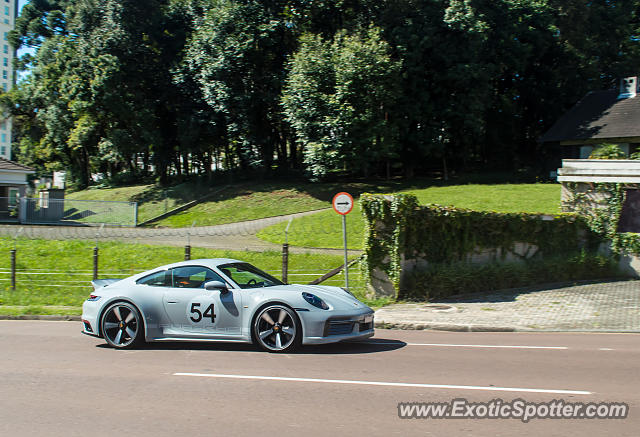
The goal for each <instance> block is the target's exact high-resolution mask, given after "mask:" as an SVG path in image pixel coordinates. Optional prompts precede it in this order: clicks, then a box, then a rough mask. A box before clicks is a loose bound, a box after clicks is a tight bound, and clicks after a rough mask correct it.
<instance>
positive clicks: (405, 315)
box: [375, 281, 640, 332]
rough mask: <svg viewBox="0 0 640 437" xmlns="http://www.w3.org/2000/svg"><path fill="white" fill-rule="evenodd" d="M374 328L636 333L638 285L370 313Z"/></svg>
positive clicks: (476, 298)
mask: <svg viewBox="0 0 640 437" xmlns="http://www.w3.org/2000/svg"><path fill="white" fill-rule="evenodd" d="M375 317H376V319H375V320H376V327H377V328H383V327H384V328H395V329H434V330H444V331H594V332H603V331H604V332H606V331H610V332H640V281H619V282H604V283H589V284H584V283H583V284H581V285H576V284H573V285H571V284H569V285H568V284H561V285H556V286H547V287H545V288H544V289H542V288H519V289H511V290H503V291H499V292H495V293H491V294H483V295H481V296H480V295H477V294H475V295H471V294H470V295H464V296H462V295H461V296H455V297H452V298H448V299H440V300H437V301H434V302H429V303H405V304H395V305H390V306H387V307H384V308H381V309H379V310H378V311H376V314H375Z"/></svg>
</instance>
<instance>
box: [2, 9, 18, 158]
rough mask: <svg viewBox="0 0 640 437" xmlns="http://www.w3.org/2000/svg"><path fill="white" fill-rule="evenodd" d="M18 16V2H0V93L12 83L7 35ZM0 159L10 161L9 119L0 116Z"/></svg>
mask: <svg viewBox="0 0 640 437" xmlns="http://www.w3.org/2000/svg"><path fill="white" fill-rule="evenodd" d="M17 16H18V0H0V36H2V40H1V41H0V91H2V92H6V91H9V90H10V89H11V88H12V87H13V85H14V83H15V77H14V72H13V58H14V55H15V53H14V50H13V48H12V47H11V46H10V45H9V41H8V35H9V32H10V31H11V30H13V26H14V24H15V20H16V17H17ZM0 158H5V159H11V118H2V117H1V116H0Z"/></svg>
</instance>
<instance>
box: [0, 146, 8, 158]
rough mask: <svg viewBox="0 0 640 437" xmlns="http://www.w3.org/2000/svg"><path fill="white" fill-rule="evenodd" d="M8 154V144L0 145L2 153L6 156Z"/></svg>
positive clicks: (0, 152) (0, 153)
mask: <svg viewBox="0 0 640 437" xmlns="http://www.w3.org/2000/svg"><path fill="white" fill-rule="evenodd" d="M6 154H7V146H0V155H2V156H4V155H6Z"/></svg>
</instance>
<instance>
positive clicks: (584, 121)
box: [540, 77, 640, 159]
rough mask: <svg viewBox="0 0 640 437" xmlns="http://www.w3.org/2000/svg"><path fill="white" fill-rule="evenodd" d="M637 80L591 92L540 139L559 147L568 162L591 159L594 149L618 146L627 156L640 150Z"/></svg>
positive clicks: (626, 79) (639, 98)
mask: <svg viewBox="0 0 640 437" xmlns="http://www.w3.org/2000/svg"><path fill="white" fill-rule="evenodd" d="M638 85H639V84H638V81H637V78H636V77H628V78H624V79H622V80H621V81H620V88H619V89H612V90H605V91H592V92H590V93H588V94H587V95H586V96H584V97H583V98H582V99H581V100H580V101H579V102H578V103H576V104H575V106H574V107H573V108H571V109H570V110H569V111H567V112H566V113H565V114H564V115H563V116H562V117H561V118H560V119H559V120H558V121H557V122H556V123H555V124H554V125H553V126H552V127H551V129H549V130H548V131H547V132H546V133H545V134H544V135H543V136H542V137H541V138H540V142H542V143H546V144H559V145H560V146H561V149H562V150H563V152H562V156H563V157H565V158H583V159H584V158H588V157H589V155H590V154H591V152H592V151H593V149H594V147H596V146H597V145H599V144H603V143H614V144H618V145H619V146H620V148H621V149H622V150H623V151H624V152H625V153H627V154H630V153H633V152H635V151H636V150H637V149H638V148H639V146H640V95H638Z"/></svg>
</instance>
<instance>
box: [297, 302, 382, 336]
mask: <svg viewBox="0 0 640 437" xmlns="http://www.w3.org/2000/svg"><path fill="white" fill-rule="evenodd" d="M301 315H302V314H301ZM301 320H302V323H303V332H304V337H303V338H302V344H325V343H337V342H340V341H353V340H364V339H366V338H369V337H372V336H373V334H374V329H373V326H374V323H373V310H371V309H370V308H366V309H362V310H359V311H357V312H342V313H336V312H334V313H332V314H331V316H329V317H326V315H325V314H322V313H318V312H317V311H314V312H308V313H304V315H302V317H301Z"/></svg>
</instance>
